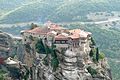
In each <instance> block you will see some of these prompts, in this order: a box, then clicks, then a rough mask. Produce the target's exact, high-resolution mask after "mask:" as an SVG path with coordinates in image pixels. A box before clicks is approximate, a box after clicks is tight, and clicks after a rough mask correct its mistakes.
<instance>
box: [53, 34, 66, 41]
mask: <svg viewBox="0 0 120 80" xmlns="http://www.w3.org/2000/svg"><path fill="white" fill-rule="evenodd" d="M55 40H68V37H67V36H65V35H62V34H59V35H57V36H55Z"/></svg>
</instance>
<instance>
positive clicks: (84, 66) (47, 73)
mask: <svg viewBox="0 0 120 80" xmlns="http://www.w3.org/2000/svg"><path fill="white" fill-rule="evenodd" d="M29 45H30V47H29V51H27V54H26V55H27V56H26V57H25V58H26V59H25V61H27V64H28V65H29V63H30V64H31V68H32V72H33V73H32V78H33V79H34V80H112V76H111V70H110V68H109V65H108V63H107V59H106V58H105V57H104V56H103V55H102V54H101V53H100V52H99V60H98V61H97V60H96V56H97V55H96V54H97V49H96V48H95V46H92V47H86V50H85V51H83V49H82V48H83V45H84V44H81V45H82V46H81V47H77V48H74V47H69V48H67V49H66V48H57V49H56V55H57V59H58V61H59V65H58V67H57V68H56V70H55V71H54V69H53V66H52V65H51V63H52V55H51V54H50V53H49V54H48V55H46V54H43V53H37V52H35V50H34V48H35V42H31V43H29ZM89 46H90V45H89ZM91 50H93V51H94V52H93V55H91ZM54 61H55V64H56V63H57V62H56V60H54ZM33 64H34V65H33Z"/></svg>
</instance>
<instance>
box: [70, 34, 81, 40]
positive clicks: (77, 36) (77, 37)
mask: <svg viewBox="0 0 120 80" xmlns="http://www.w3.org/2000/svg"><path fill="white" fill-rule="evenodd" d="M69 38H72V39H79V38H80V35H79V34H73V35H70V36H69Z"/></svg>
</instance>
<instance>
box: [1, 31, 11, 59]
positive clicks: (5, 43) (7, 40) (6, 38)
mask: <svg viewBox="0 0 120 80" xmlns="http://www.w3.org/2000/svg"><path fill="white" fill-rule="evenodd" d="M12 44H13V40H12V38H11V36H10V35H9V34H7V33H4V32H2V31H0V57H2V58H7V57H8V56H10V54H11V52H12V51H11V47H12Z"/></svg>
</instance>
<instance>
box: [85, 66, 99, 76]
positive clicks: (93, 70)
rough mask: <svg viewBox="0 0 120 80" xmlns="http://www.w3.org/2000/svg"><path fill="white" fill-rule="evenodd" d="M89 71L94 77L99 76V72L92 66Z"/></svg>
mask: <svg viewBox="0 0 120 80" xmlns="http://www.w3.org/2000/svg"><path fill="white" fill-rule="evenodd" d="M87 70H88V72H89V73H90V74H91V75H92V76H93V75H96V74H97V71H96V70H95V69H93V68H92V67H91V66H89V67H88V68H87Z"/></svg>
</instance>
